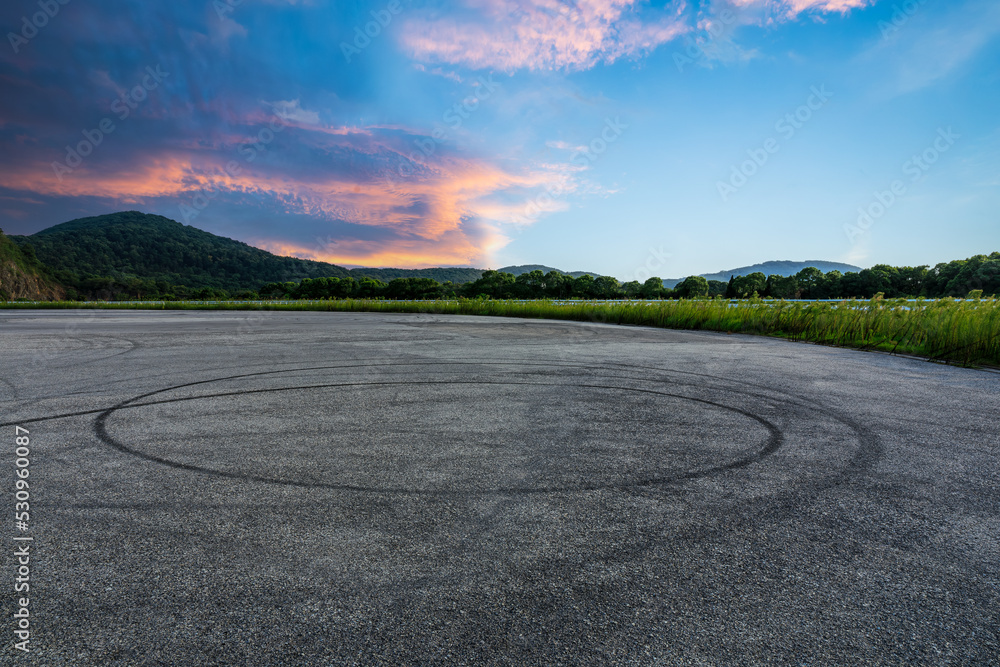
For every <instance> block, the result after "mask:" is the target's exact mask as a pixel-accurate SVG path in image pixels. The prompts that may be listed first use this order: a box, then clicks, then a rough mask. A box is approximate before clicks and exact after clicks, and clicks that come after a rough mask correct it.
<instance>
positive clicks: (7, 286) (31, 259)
mask: <svg viewBox="0 0 1000 667" xmlns="http://www.w3.org/2000/svg"><path fill="white" fill-rule="evenodd" d="M64 296H65V290H63V288H62V286H61V285H58V284H57V283H56V282H55V281H54V280H53V279H52V276H51V275H49V272H48V270H47V269H46V268H45V267H44V266H42V264H41V263H40V262H39V261H38V259H36V258H35V255H34V253H32V252H31V250H30V248H25V249H23V250H22V249H21V248H19V247H18V246H17V245H16V244H15V243H14V242H12V241H11V239H10V238H9V237H7V236H6V235H4V233H3V231H0V300H2V301H6V300H9V299H32V300H40V301H48V300H51V299H61V298H64Z"/></svg>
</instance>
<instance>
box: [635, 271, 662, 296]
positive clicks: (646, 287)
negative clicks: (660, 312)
mask: <svg viewBox="0 0 1000 667" xmlns="http://www.w3.org/2000/svg"><path fill="white" fill-rule="evenodd" d="M639 295H640V296H641V297H642V298H643V299H662V298H663V297H664V296H666V290H665V289H664V288H663V278H660V277H657V276H654V277H652V278H647V279H646V282H644V283H643V284H642V287H641V288H640V290H639Z"/></svg>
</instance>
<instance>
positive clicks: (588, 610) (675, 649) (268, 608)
mask: <svg viewBox="0 0 1000 667" xmlns="http://www.w3.org/2000/svg"><path fill="white" fill-rule="evenodd" d="M0 364H2V366H0V406H2V413H0V422H3V423H4V424H5V425H4V427H3V429H2V435H0V438H2V440H3V444H2V447H3V451H4V452H6V454H5V455H4V457H3V460H4V464H3V465H4V467H5V468H6V469H7V473H5V474H4V475H3V477H2V479H4V480H6V481H5V482H4V483H3V484H4V486H5V487H6V488H5V489H4V492H3V494H2V496H3V498H4V500H3V501H2V502H4V503H6V504H7V505H8V507H7V509H4V510H3V516H6V517H8V518H7V519H5V521H4V529H3V534H2V539H3V542H4V547H3V554H4V555H3V558H2V559H0V562H2V574H0V577H2V580H3V583H2V586H3V590H5V591H7V592H6V593H4V594H3V596H2V602H3V610H2V618H3V619H4V620H3V621H0V637H3V640H4V643H5V648H4V650H3V652H2V653H0V662H3V663H4V664H25V665H27V664H40V665H63V664H65V665H89V664H95V665H139V664H170V665H212V664H219V665H222V664H240V665H257V664H260V665H335V664H336V665H340V664H359V665H367V664H386V665H401V664H422V665H425V664H468V665H507V664H510V665H522V664H538V665H542V664H545V665H549V664H594V665H605V664H629V665H653V664H706V665H714V664H726V665H729V664H747V665H750V664H753V665H756V664H816V665H819V664H844V665H857V664H998V663H1000V479H998V477H1000V417H998V416H1000V375H998V374H995V373H990V372H986V371H977V370H969V369H961V368H954V367H946V366H940V365H935V364H930V363H927V362H922V361H918V360H913V359H905V358H896V357H890V356H887V355H881V354H870V353H863V352H856V351H850V350H840V349H832V348H826V347H819V346H814V345H808V344H797V343H789V342H785V341H780V340H773V339H764V338H755V337H748V336H727V335H724V334H714V333H697V332H676V331H665V330H657V329H647V328H637V327H618V326H610V325H603V324H598V323H593V324H591V323H571V322H549V321H528V320H512V319H488V318H474V317H464V318H463V317H453V316H436V315H382V314H368V313H362V314H349V313H223V312H220V313H204V312H196V311H186V312H175V313H170V312H165V313H159V312H148V311H147V312H141V311H136V312H109V311H105V312H65V311H63V312H59V311H55V312H43V311H37V312H30V311H0ZM15 424H16V425H20V426H22V427H23V428H26V429H28V430H29V431H30V455H29V457H28V458H29V460H30V463H29V470H30V478H29V479H30V489H29V492H30V522H29V524H28V530H26V531H20V530H18V529H17V528H16V527H15V523H14V520H13V519H14V511H15V507H14V503H15V500H16V499H15V497H14V488H13V487H14V479H15V478H14V471H15V470H16V463H15V441H14V426H13V425H15ZM19 536H20V537H26V536H27V537H31V538H33V541H31V542H30V543H28V544H30V559H29V560H30V600H29V606H28V608H29V611H30V632H31V636H30V645H29V646H30V649H31V652H30V653H29V654H26V655H25V654H22V653H21V652H20V651H17V650H16V649H14V648H13V644H14V641H15V635H14V630H15V629H16V625H15V623H16V622H17V621H16V619H13V615H14V614H15V613H17V612H18V610H19V608H20V605H19V603H18V597H19V595H15V594H14V593H13V591H12V585H13V584H14V582H15V577H16V576H17V571H18V570H17V568H18V564H17V562H16V559H15V557H14V556H13V554H14V552H15V549H16V548H17V547H18V545H23V544H25V543H27V542H25V541H14V538H15V537H19Z"/></svg>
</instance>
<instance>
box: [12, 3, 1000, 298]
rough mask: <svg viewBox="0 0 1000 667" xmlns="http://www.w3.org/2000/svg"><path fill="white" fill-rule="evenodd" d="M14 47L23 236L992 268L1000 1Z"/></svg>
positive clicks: (999, 123)
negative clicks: (170, 228)
mask: <svg viewBox="0 0 1000 667" xmlns="http://www.w3.org/2000/svg"><path fill="white" fill-rule="evenodd" d="M45 11H48V15H46V14H45V13H44V12H45ZM0 19H2V27H3V33H4V35H5V37H4V40H3V43H2V44H0V86H2V90H3V95H2V96H0V150H2V158H0V227H2V228H3V230H4V231H5V232H7V233H15V234H18V233H21V234H24V233H32V232H35V231H38V230H40V229H42V228H44V227H48V226H50V225H53V224H56V223H59V222H65V221H67V220H70V219H74V218H79V217H85V216H90V215H98V214H102V213H109V212H113V211H119V210H141V211H145V212H149V213H157V214H160V215H164V216H167V217H169V218H172V219H175V220H178V221H181V222H185V223H187V224H191V225H194V226H196V227H199V228H201V229H204V230H207V231H210V232H212V233H215V234H220V235H224V236H228V237H232V238H236V239H239V240H242V241H245V242H247V243H251V244H253V245H256V246H258V247H261V248H265V249H267V250H271V251H272V252H276V253H280V254H292V255H296V256H299V257H305V258H312V259H322V260H326V261H331V262H335V263H337V264H344V265H351V266H359V265H361V266H398V267H425V266H452V265H454V266H476V267H499V266H504V265H508V264H525V263H542V264H548V265H551V266H556V267H559V268H562V269H565V270H589V271H595V272H599V273H604V274H609V275H614V276H616V277H618V278H620V279H632V278H633V277H636V276H637V275H638V276H641V275H642V273H643V272H644V271H646V270H647V269H646V268H645V267H652V268H654V269H655V271H656V273H655V275H661V276H662V277H679V276H684V275H689V274H692V273H702V272H709V271H717V270H722V269H727V268H731V267H735V266H740V265H745V264H751V263H755V262H760V261H766V260H772V259H795V260H804V259H826V260H832V261H848V262H851V263H854V264H858V265H861V266H870V265H872V264H875V263H890V264H896V265H916V264H934V263H936V262H939V261H947V260H951V259H957V258H964V257H968V256H970V255H973V254H977V253H989V252H991V251H995V250H1000V40H998V36H1000V3H998V2H996V0H958V1H949V2H945V1H944V0H924V1H922V2H921V1H920V0H906V1H903V0H879V1H873V0H728V1H725V2H695V1H690V2H684V1H678V2H666V3H664V2H641V1H638V0H577V1H575V2H574V1H572V0H453V1H450V2H443V1H434V0H429V1H426V2H425V1H418V0H412V1H410V0H389V1H383V0H375V1H373V2H325V1H323V0H228V1H227V0H214V1H213V0H171V2H139V1H128V0H123V1H120V2H101V1H88V0H41V3H39V0H32V1H27V0H12V1H10V2H5V3H4V6H3V8H2V9H0ZM647 275H648V274H647Z"/></svg>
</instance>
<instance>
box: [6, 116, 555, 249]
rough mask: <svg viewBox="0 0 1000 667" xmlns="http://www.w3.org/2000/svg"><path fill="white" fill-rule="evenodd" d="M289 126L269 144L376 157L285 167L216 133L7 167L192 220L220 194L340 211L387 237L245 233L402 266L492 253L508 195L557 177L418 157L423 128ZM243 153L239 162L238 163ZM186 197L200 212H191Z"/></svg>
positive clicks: (342, 219)
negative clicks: (67, 169) (403, 168)
mask: <svg viewBox="0 0 1000 667" xmlns="http://www.w3.org/2000/svg"><path fill="white" fill-rule="evenodd" d="M286 129H287V133H288V134H291V133H292V132H295V135H294V136H288V140H289V144H288V145H287V146H284V147H283V146H278V145H276V144H275V145H272V146H271V147H270V148H269V150H271V151H272V153H273V154H274V155H275V156H280V155H281V151H282V150H286V151H293V150H294V149H295V147H296V146H301V145H302V144H307V145H308V146H310V147H318V148H319V149H321V150H324V151H327V154H329V155H338V156H342V157H340V158H339V159H340V160H342V161H345V158H344V157H343V156H346V161H353V160H354V159H357V160H358V161H359V162H360V163H364V164H368V168H365V169H360V170H355V169H353V168H351V169H347V168H346V167H344V166H343V162H342V163H341V164H340V165H338V164H328V165H327V168H317V167H315V166H313V167H310V166H309V165H306V166H305V167H304V168H303V167H302V166H301V165H296V164H294V163H295V160H294V159H292V160H289V162H290V163H292V164H286V165H284V166H283V165H281V164H280V163H277V162H276V161H271V162H268V161H267V160H256V161H254V162H252V163H250V162H247V161H245V160H244V159H243V158H242V157H241V155H240V153H239V152H237V150H236V148H235V146H238V145H240V144H241V140H240V139H236V140H235V141H234V137H224V138H223V139H222V140H221V141H220V140H219V138H218V137H216V138H215V140H213V141H208V142H206V145H208V146H210V148H207V149H203V150H198V148H197V147H196V146H194V145H184V146H183V147H174V148H172V149H169V150H168V149H164V150H162V151H161V152H160V153H159V154H155V155H154V154H150V152H147V153H146V154H144V155H142V156H141V159H139V160H137V161H136V164H134V165H127V164H124V165H123V164H121V163H116V162H113V161H104V162H99V161H97V160H96V159H95V160H94V162H93V163H91V162H88V161H86V160H85V161H84V162H83V164H82V165H81V166H79V167H78V168H76V169H74V170H73V171H72V172H71V173H68V174H63V178H62V179H61V180H60V179H59V178H57V177H56V175H55V174H54V172H53V170H52V166H51V163H50V162H49V163H46V162H42V161H40V160H37V161H34V162H32V163H29V164H23V163H22V164H19V165H17V166H16V168H15V167H14V165H11V164H8V165H6V166H4V167H0V177H2V180H3V182H4V185H5V187H7V188H10V189H11V190H16V191H22V192H24V193H32V194H34V195H36V196H37V195H43V196H57V197H98V198H105V199H108V200H112V201H114V202H115V203H120V204H123V205H129V206H134V205H138V206H142V205H143V204H144V203H146V202H150V201H157V202H160V203H162V202H163V201H164V200H167V201H175V202H177V203H178V206H179V208H178V209H177V210H178V213H179V214H175V215H173V216H171V217H175V218H177V219H178V220H181V221H182V222H186V223H188V224H192V223H195V224H197V223H196V221H197V222H201V223H204V222H206V221H210V220H212V219H218V216H220V215H225V213H226V209H225V208H224V207H222V206H220V205H218V204H213V203H212V202H213V201H215V200H227V199H229V200H232V201H235V202H239V205H240V206H246V205H247V204H246V199H247V197H248V196H251V197H253V198H254V199H257V200H260V201H263V202H265V204H266V206H267V207H269V208H270V209H271V210H275V209H277V210H279V211H280V212H284V213H287V214H290V215H305V216H309V217H311V218H313V219H316V220H320V221H323V220H327V221H330V222H335V223H337V225H338V227H337V228H338V229H339V230H343V229H344V228H345V227H344V223H346V224H347V225H357V226H359V227H367V228H379V229H381V230H383V232H380V233H379V234H378V235H377V236H378V240H361V239H368V238H370V237H371V236H372V235H371V233H370V232H365V233H362V232H361V231H360V230H359V231H358V233H357V236H358V237H360V238H357V239H352V238H349V237H350V231H349V227H348V228H347V229H348V232H347V233H346V234H343V233H341V232H338V236H347V237H348V238H338V239H337V241H336V243H335V244H328V243H325V242H317V244H316V245H315V246H310V245H308V244H303V243H301V240H298V241H296V240H294V237H295V233H294V232H295V231H296V230H290V232H291V233H290V234H288V235H286V236H285V237H284V238H281V236H282V235H280V234H275V235H273V236H270V237H265V238H259V239H244V240H247V241H251V242H254V243H255V244H258V245H260V246H261V247H264V248H267V249H269V250H272V251H275V252H281V253H283V254H294V255H296V256H299V257H304V258H314V259H322V260H324V261H331V262H336V263H340V264H345V263H346V264H359V265H369V266H373V265H374V266H386V265H395V266H402V267H415V266H431V265H441V264H450V265H456V264H459V265H468V264H478V265H482V264H483V263H488V261H489V257H490V253H491V252H492V251H493V250H495V249H496V248H498V247H500V246H502V245H504V244H505V243H506V242H507V239H506V237H504V235H503V234H502V232H501V231H500V229H501V228H502V227H503V226H504V225H505V224H508V223H510V222H511V219H512V218H513V217H514V212H515V207H514V206H513V205H512V204H510V203H509V202H510V201H514V200H517V198H520V200H521V201H523V200H524V199H525V198H526V195H527V193H529V192H531V191H533V190H534V189H537V188H539V187H542V186H545V185H547V184H549V183H551V182H552V180H553V178H554V172H553V168H552V167H551V166H545V165H542V166H540V167H538V168H536V169H535V170H526V171H524V172H514V171H510V170H508V169H505V168H503V167H501V166H499V165H497V164H495V163H492V162H490V161H488V160H484V159H480V158H475V157H461V156H450V155H446V154H443V153H441V152H439V153H438V154H436V155H434V156H432V158H430V159H427V161H426V163H423V164H414V163H411V162H409V161H408V160H409V159H408V158H407V157H405V155H406V154H412V153H411V152H410V151H409V148H410V147H411V146H408V145H407V142H408V141H410V140H412V135H405V136H404V137H403V138H400V137H399V134H400V133H398V132H397V133H390V134H388V135H386V134H385V133H381V134H380V133H379V132H378V131H375V130H373V129H372V128H361V129H359V130H357V131H352V130H349V129H343V128H340V129H333V130H331V129H329V128H300V127H296V126H293V125H289V126H288V128H286ZM283 136H284V135H283ZM352 156H353V157H352ZM50 157H58V156H56V155H52V156H50ZM365 160H368V161H369V162H367V163H366V162H365ZM234 163H235V164H236V166H237V167H238V169H232V168H230V167H231V166H232V165H233V164H234ZM352 163H353V162H352ZM400 164H407V165H411V166H412V170H410V171H407V175H406V176H403V175H401V174H400V173H399V169H398V168H397V165H400ZM373 165H374V166H373ZM386 165H388V167H387V166H386ZM199 198H200V203H198V200H199ZM251 205H252V204H251ZM181 206H184V207H186V211H188V212H189V213H190V214H191V215H192V216H194V217H192V218H191V219H186V214H185V212H184V211H185V208H180V207H181ZM202 210H204V213H202ZM201 216H204V217H201ZM199 218H200V219H199Z"/></svg>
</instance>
